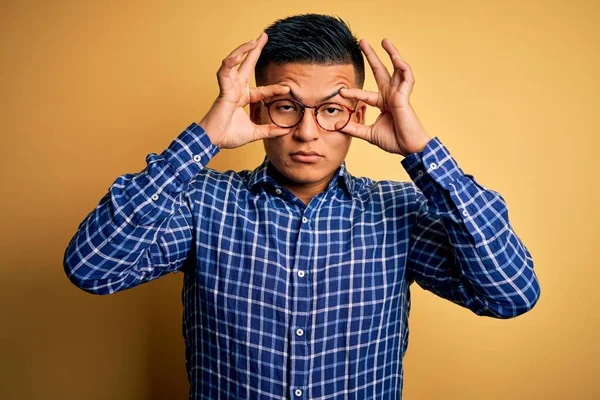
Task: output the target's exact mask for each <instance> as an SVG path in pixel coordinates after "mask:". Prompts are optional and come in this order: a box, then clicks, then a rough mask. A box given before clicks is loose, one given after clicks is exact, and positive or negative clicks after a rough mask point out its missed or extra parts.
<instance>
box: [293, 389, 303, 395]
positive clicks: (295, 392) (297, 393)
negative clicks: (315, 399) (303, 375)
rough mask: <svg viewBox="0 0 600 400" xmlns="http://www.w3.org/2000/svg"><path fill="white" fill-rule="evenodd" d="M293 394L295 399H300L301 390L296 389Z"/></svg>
mask: <svg viewBox="0 0 600 400" xmlns="http://www.w3.org/2000/svg"><path fill="white" fill-rule="evenodd" d="M294 394H295V395H296V397H300V396H302V390H301V389H296V390H295V391H294Z"/></svg>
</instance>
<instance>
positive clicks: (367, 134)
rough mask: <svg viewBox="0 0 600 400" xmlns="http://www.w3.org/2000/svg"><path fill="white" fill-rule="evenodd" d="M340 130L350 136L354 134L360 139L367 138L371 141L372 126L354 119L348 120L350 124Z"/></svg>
mask: <svg viewBox="0 0 600 400" xmlns="http://www.w3.org/2000/svg"><path fill="white" fill-rule="evenodd" d="M340 131H341V132H343V133H346V134H348V135H350V136H354V137H357V138H359V139H363V140H366V141H367V142H371V140H370V138H371V126H366V125H363V124H359V123H357V122H354V121H350V122H348V125H346V126H345V127H344V128H342V129H341V130H340Z"/></svg>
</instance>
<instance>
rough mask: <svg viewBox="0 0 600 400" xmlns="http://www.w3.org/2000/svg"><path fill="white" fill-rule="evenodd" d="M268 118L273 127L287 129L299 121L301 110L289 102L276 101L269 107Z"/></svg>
mask: <svg viewBox="0 0 600 400" xmlns="http://www.w3.org/2000/svg"><path fill="white" fill-rule="evenodd" d="M269 116H270V117H271V120H272V121H273V123H274V124H275V125H278V126H281V127H283V128H288V127H292V126H294V125H296V124H297V123H298V121H300V118H301V117H302V108H301V107H300V105H298V104H296V103H294V102H293V101H290V100H276V101H274V102H273V103H271V104H270V105H269Z"/></svg>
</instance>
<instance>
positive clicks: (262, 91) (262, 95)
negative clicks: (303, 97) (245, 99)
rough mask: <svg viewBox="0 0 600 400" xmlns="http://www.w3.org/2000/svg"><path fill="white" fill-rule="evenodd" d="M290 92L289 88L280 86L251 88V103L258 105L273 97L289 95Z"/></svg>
mask: <svg viewBox="0 0 600 400" xmlns="http://www.w3.org/2000/svg"><path fill="white" fill-rule="evenodd" d="M289 91H290V88H289V87H287V86H283V85H278V84H274V85H269V86H259V87H255V88H250V103H256V102H259V101H261V100H264V99H268V98H269V97H273V96H283V95H285V94H288V93H289Z"/></svg>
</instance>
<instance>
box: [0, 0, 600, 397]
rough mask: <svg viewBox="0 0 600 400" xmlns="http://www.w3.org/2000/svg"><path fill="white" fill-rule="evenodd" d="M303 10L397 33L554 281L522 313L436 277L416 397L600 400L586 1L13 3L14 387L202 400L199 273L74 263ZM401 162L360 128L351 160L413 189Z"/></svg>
mask: <svg viewBox="0 0 600 400" xmlns="http://www.w3.org/2000/svg"><path fill="white" fill-rule="evenodd" d="M300 12H319V13H335V14H338V15H340V16H342V17H343V18H344V19H346V20H347V21H349V22H350V25H351V27H352V28H353V30H354V31H355V32H356V34H357V35H358V36H359V37H363V38H366V39H369V40H370V41H371V43H373V44H378V42H379V41H380V40H381V39H382V38H383V37H389V38H390V39H391V40H392V41H393V42H394V43H395V44H396V45H397V47H398V48H399V50H400V52H401V54H402V55H403V56H404V58H405V60H406V61H407V62H408V63H409V64H410V65H411V66H412V68H413V71H414V73H415V77H416V85H415V88H414V91H413V96H412V103H413V105H414V107H415V109H416V111H417V114H418V115H419V118H420V119H421V121H422V122H423V124H424V126H425V128H426V129H427V130H428V132H429V133H430V134H431V135H432V136H438V137H440V139H441V140H442V141H443V143H444V144H445V145H446V146H447V147H448V148H449V149H450V151H451V152H452V154H453V155H454V157H455V158H456V159H457V160H458V162H459V165H460V166H461V167H462V169H463V170H464V171H465V172H467V173H471V174H473V175H475V177H476V178H477V179H478V181H479V182H481V183H482V184H483V185H484V186H486V187H488V188H490V189H494V190H496V191H499V192H500V193H501V194H502V195H503V196H504V198H505V200H506V201H507V203H508V206H509V216H510V219H511V222H512V224H513V226H514V228H515V230H516V232H517V233H518V235H519V236H520V237H521V238H522V239H523V241H524V242H525V244H526V245H527V247H528V248H529V249H530V251H531V252H532V254H533V257H534V260H535V268H536V271H537V273H538V276H539V278H540V281H541V286H542V296H541V299H540V302H539V303H538V305H537V306H536V308H535V309H534V310H533V311H531V312H530V313H528V314H526V315H524V316H522V317H519V318H517V319H514V320H506V321H500V320H493V319H489V318H480V317H476V316H475V315H473V314H471V313H470V312H469V311H467V310H463V309H460V308H459V307H457V306H454V305H452V304H450V303H448V302H446V301H443V300H441V299H438V298H436V297H435V296H433V295H432V294H430V293H427V292H424V291H423V290H421V289H419V288H418V287H416V286H415V287H414V289H413V296H414V301H413V310H412V314H411V318H410V328H411V340H410V346H409V351H408V354H407V357H406V358H405V391H404V395H405V398H406V399H410V400H418V399H457V400H458V399H460V400H466V399H490V400H491V399H503V400H504V399H597V398H600V382H599V381H600V379H599V378H600V377H599V376H598V375H599V368H598V364H599V361H598V360H599V359H600V351H599V350H600V349H599V344H598V328H599V317H598V315H600V312H599V308H600V307H599V306H600V302H599V295H598V291H599V290H600V289H599V286H600V285H599V283H600V282H599V280H598V271H597V264H598V261H597V260H598V256H599V255H600V254H599V251H598V243H599V230H598V224H599V223H600V218H599V215H598V209H599V206H598V204H597V203H598V195H599V192H598V172H599V170H598V164H597V162H598V158H597V153H598V150H599V148H598V136H599V135H600V129H599V128H600V124H599V115H600V113H599V111H598V110H599V108H600V101H599V98H598V96H599V93H600V90H599V89H600V88H599V79H598V73H599V72H600V62H599V56H598V53H599V50H600V46H599V38H600V28H599V26H600V24H599V20H600V18H599V17H600V6H599V3H598V2H597V1H583V0H579V1H547V0H546V1H541V0H540V1H533V0H529V1H512V0H494V1H484V0H481V1H473V0H472V1H468V0H461V1H437V2H434V1H416V0H414V1H399V0H395V1H389V2H386V1H366V0H365V1H350V0H343V1H339V0H326V1H308V0H306V1H280V0H279V1H199V0H195V1H179V2H166V1H164V2H157V1H106V0H105V1H88V2H81V1H48V2H46V1H20V2H7V1H5V2H2V5H1V6H0V43H1V45H0V61H1V64H0V115H1V119H0V123H1V127H2V131H1V132H2V134H1V142H0V148H1V149H2V150H1V158H0V159H1V162H2V165H1V172H0V173H1V182H2V185H1V188H2V189H1V190H2V193H1V196H0V202H1V204H2V205H1V207H0V212H1V213H2V214H1V215H0V220H1V221H2V230H1V232H2V233H1V234H2V237H1V240H0V246H1V252H2V253H1V259H2V267H1V268H0V318H1V320H0V324H1V325H0V339H1V340H0V398H2V399H10V400H12V399H42V398H44V399H175V398H179V399H183V398H186V396H187V389H188V384H187V379H186V376H185V367H184V346H183V339H182V337H181V325H180V324H181V302H180V287H181V280H182V275H181V274H177V275H172V276H169V277H167V278H164V279H161V280H159V281H155V282H153V283H150V284H147V285H143V286H140V287H138V288H136V289H135V290H130V291H126V292H122V293H119V294H116V295H113V296H108V297H99V296H98V297H96V296H92V295H88V294H85V293H84V292H82V291H80V290H78V289H77V288H75V287H74V286H72V285H71V284H70V283H69V282H68V281H67V278H66V277H65V275H64V273H63V270H62V255H63V252H64V249H65V247H66V245H67V243H68V241H69V240H70V238H71V236H72V235H73V234H74V233H75V230H76V229H77V226H78V224H79V222H81V220H82V219H83V218H84V217H85V216H86V214H87V213H88V212H89V211H91V210H92V209H93V208H94V207H95V205H96V204H97V203H98V201H99V200H100V198H101V197H102V195H104V193H105V192H106V191H107V189H108V187H109V186H110V184H111V183H112V182H114V180H115V178H116V177H117V176H118V175H121V174H124V173H128V172H137V171H139V170H141V169H142V168H143V167H144V166H145V164H144V159H145V156H146V155H147V154H148V153H151V152H155V153H160V152H161V151H162V150H163V149H164V148H165V147H166V146H167V145H168V144H169V143H170V142H171V140H172V139H173V138H174V137H175V136H176V135H178V134H179V133H180V132H181V130H183V129H184V128H185V127H186V126H187V125H188V124H189V123H191V122H192V121H197V120H199V119H200V118H201V117H202V116H203V115H204V113H205V111H206V110H207V109H208V107H209V105H210V104H211V102H212V100H213V99H214V97H215V96H216V94H217V85H216V79H215V73H216V70H217V68H218V66H219V63H220V60H221V59H222V58H223V57H224V56H225V55H226V54H227V53H228V52H229V51H230V50H231V49H232V48H234V47H236V46H237V45H238V44H239V43H241V42H244V41H246V40H249V39H252V38H254V37H256V36H258V33H259V32H260V31H261V30H262V29H263V28H264V27H266V26H267V25H268V24H269V23H271V22H272V21H273V20H275V19H277V18H281V17H285V16H287V15H291V14H295V13H300ZM378 48H379V46H378ZM379 54H380V55H383V54H384V52H383V51H382V50H381V48H379ZM386 62H387V61H386ZM387 64H388V65H389V62H387ZM366 86H367V88H369V89H374V82H373V79H372V75H371V73H370V70H369V71H368V79H367V83H366ZM369 113H370V114H369V115H368V120H369V121H370V122H372V121H373V120H374V118H375V110H373V109H370V110H369ZM263 154H264V153H263V149H262V144H261V143H255V144H253V145H248V146H246V147H243V148H241V149H238V150H230V151H222V152H221V153H220V154H219V155H218V156H217V157H216V159H214V160H213V161H212V162H211V165H210V166H211V167H213V168H216V169H221V170H224V169H236V170H239V169H245V168H247V169H252V168H254V167H255V166H256V165H257V164H258V163H259V162H260V161H262V158H263ZM400 160H401V158H400V157H399V156H394V155H390V154H386V153H384V152H383V151H381V150H379V149H377V148H375V147H373V146H370V145H368V144H367V143H364V142H359V141H358V140H356V139H355V141H354V143H353V145H352V147H351V150H350V154H349V156H348V159H347V161H348V166H349V170H350V172H351V173H353V174H354V175H357V176H364V175H366V176H371V177H372V178H375V179H394V180H407V179H408V176H407V175H406V173H405V172H404V170H403V169H402V166H401V165H400Z"/></svg>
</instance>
